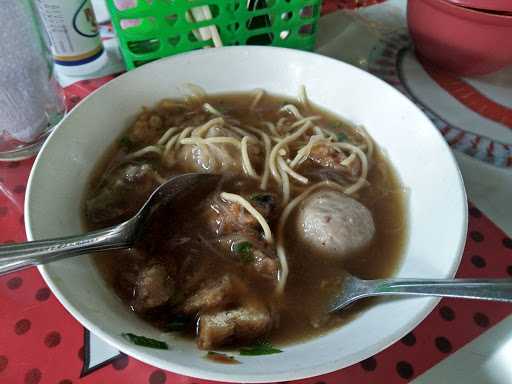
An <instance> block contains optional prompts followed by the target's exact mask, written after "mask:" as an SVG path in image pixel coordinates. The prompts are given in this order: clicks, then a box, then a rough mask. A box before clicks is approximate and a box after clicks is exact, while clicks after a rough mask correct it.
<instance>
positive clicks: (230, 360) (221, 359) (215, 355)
mask: <svg viewBox="0 0 512 384" xmlns="http://www.w3.org/2000/svg"><path fill="white" fill-rule="evenodd" d="M205 357H206V358H207V359H209V360H213V361H215V362H217V363H224V364H240V362H239V361H238V360H237V359H235V356H229V355H226V354H225V353H219V352H214V351H208V353H207V354H206V356H205Z"/></svg>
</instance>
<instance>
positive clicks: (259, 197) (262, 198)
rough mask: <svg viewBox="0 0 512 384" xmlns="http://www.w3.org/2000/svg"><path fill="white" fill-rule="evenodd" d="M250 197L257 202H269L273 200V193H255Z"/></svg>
mask: <svg viewBox="0 0 512 384" xmlns="http://www.w3.org/2000/svg"><path fill="white" fill-rule="evenodd" d="M250 199H251V200H252V201H254V202H256V203H262V204H267V203H271V202H272V199H273V197H272V195H271V194H268V193H255V194H254V195H252V196H251V197H250Z"/></svg>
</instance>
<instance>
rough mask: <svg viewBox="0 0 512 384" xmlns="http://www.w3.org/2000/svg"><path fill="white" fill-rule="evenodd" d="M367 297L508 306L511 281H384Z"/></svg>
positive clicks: (377, 282) (511, 295) (379, 281)
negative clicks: (424, 298) (462, 300)
mask: <svg viewBox="0 0 512 384" xmlns="http://www.w3.org/2000/svg"><path fill="white" fill-rule="evenodd" d="M374 283H375V285H374V287H373V289H372V291H373V292H372V294H371V296H380V295H419V296H442V297H457V298H465V299H479V300H494V301H505V302H512V279H452V280H446V279H442V280H441V279H440V280H435V279H385V280H377V281H374Z"/></svg>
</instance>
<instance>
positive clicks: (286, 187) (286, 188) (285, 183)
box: [277, 156, 290, 204]
mask: <svg viewBox="0 0 512 384" xmlns="http://www.w3.org/2000/svg"><path fill="white" fill-rule="evenodd" d="M283 164H285V161H284V160H283V158H282V157H281V156H278V157H277V165H278V169H279V175H280V176H281V180H282V189H283V204H288V201H289V200H290V179H289V178H288V175H287V173H286V171H285V170H284V168H283Z"/></svg>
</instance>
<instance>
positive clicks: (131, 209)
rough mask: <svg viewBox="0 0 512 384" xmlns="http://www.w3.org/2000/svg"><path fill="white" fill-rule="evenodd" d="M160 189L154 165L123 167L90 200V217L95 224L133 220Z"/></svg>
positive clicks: (87, 204)
mask: <svg viewBox="0 0 512 384" xmlns="http://www.w3.org/2000/svg"><path fill="white" fill-rule="evenodd" d="M157 186H158V182H157V180H156V178H155V171H154V170H153V169H152V168H151V166H150V165H148V164H144V165H137V164H127V165H123V166H120V167H119V168H117V169H116V170H114V171H113V172H112V173H111V174H108V175H107V176H106V177H105V178H104V182H103V183H102V185H101V186H100V188H99V190H98V192H97V193H96V194H95V195H94V197H93V198H91V199H89V200H87V201H86V210H87V217H88V219H89V220H90V221H91V222H92V223H102V222H110V221H112V220H119V219H121V218H127V217H130V216H131V215H133V214H134V213H135V212H136V211H137V210H138V209H139V208H140V207H141V206H142V204H144V202H145V201H146V199H147V198H148V196H149V195H150V194H151V192H152V191H153V190H154V189H155V188H156V187H157Z"/></svg>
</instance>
